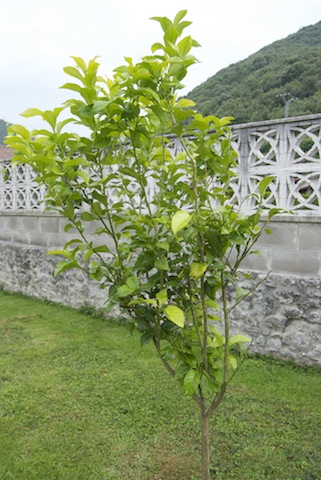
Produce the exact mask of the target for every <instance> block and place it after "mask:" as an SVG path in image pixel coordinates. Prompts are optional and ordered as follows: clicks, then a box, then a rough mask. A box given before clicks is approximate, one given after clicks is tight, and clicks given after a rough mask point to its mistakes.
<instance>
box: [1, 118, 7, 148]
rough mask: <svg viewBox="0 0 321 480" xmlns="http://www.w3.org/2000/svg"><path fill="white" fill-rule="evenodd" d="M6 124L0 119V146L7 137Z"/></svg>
mask: <svg viewBox="0 0 321 480" xmlns="http://www.w3.org/2000/svg"><path fill="white" fill-rule="evenodd" d="M7 133H8V132H7V122H5V121H4V120H1V119H0V145H3V144H4V138H5V137H6V135H7Z"/></svg>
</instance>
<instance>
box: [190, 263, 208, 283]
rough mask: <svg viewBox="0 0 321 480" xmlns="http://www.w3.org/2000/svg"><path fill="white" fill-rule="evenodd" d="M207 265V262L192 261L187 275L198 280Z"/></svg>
mask: <svg viewBox="0 0 321 480" xmlns="http://www.w3.org/2000/svg"><path fill="white" fill-rule="evenodd" d="M207 266H208V265H207V263H198V262H193V263H192V264H191V266H190V271H189V276H190V277H191V278H194V279H195V280H198V279H199V278H201V277H202V276H203V275H204V273H205V272H206V269H207Z"/></svg>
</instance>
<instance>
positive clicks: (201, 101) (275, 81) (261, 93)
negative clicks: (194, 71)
mask: <svg viewBox="0 0 321 480" xmlns="http://www.w3.org/2000/svg"><path fill="white" fill-rule="evenodd" d="M285 93H287V94H288V93H290V94H291V95H292V96H293V97H295V100H294V101H293V102H292V103H291V105H290V106H289V114H290V116H296V115H308V114H311V113H321V21H320V22H318V23H317V24H315V25H311V26H308V27H305V28H302V29H300V30H299V31H298V32H297V33H295V34H293V35H289V36H288V37H286V38H285V39H283V40H279V41H276V42H274V43H272V44H271V45H268V46H266V47H264V48H262V49H261V50H259V51H258V52H257V53H255V54H253V55H251V56H250V57H248V58H247V59H245V60H242V61H240V62H237V63H235V64H233V65H230V66H229V67H227V68H224V69H223V70H221V71H219V72H218V73H217V74H216V75H214V76H213V77H210V78H209V79H208V80H207V81H205V82H204V83H202V84H201V85H199V86H198V87H196V88H194V89H193V90H192V91H191V92H190V93H189V94H188V95H187V96H188V97H189V98H191V99H193V100H195V101H196V102H197V107H198V110H199V111H200V112H202V113H203V114H213V115H216V116H219V117H221V116H227V115H231V116H233V117H235V122H234V123H244V122H251V121H259V120H269V119H274V118H281V117H283V116H284V112H285V109H284V102H283V101H282V98H281V97H280V96H277V95H280V94H285Z"/></svg>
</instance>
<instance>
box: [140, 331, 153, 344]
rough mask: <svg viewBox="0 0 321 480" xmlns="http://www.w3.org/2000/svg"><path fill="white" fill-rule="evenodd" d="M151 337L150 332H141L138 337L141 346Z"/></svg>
mask: <svg viewBox="0 0 321 480" xmlns="http://www.w3.org/2000/svg"><path fill="white" fill-rule="evenodd" d="M152 338H153V334H152V333H151V332H145V333H143V335H142V336H141V337H140V344H141V346H142V347H143V346H144V345H146V344H147V343H149V342H150V341H151V339H152Z"/></svg>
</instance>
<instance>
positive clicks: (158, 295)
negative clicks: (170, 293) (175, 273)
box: [156, 288, 167, 307]
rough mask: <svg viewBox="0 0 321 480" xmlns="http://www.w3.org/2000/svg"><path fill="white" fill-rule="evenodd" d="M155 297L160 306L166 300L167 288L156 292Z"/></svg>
mask: <svg viewBox="0 0 321 480" xmlns="http://www.w3.org/2000/svg"><path fill="white" fill-rule="evenodd" d="M156 298H157V300H158V303H159V305H160V307H162V306H163V305H164V303H166V302H167V288H163V289H162V290H160V291H159V292H158V293H156Z"/></svg>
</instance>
